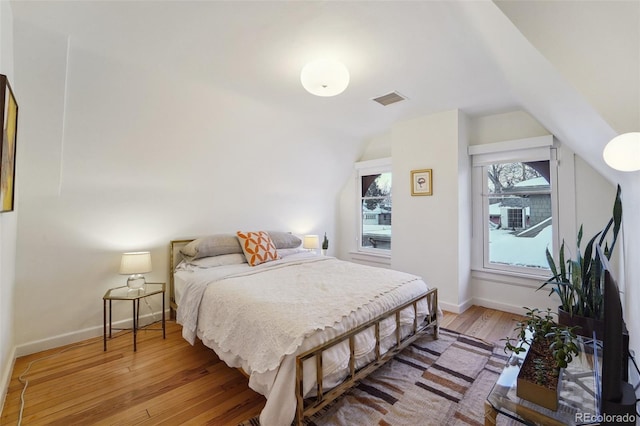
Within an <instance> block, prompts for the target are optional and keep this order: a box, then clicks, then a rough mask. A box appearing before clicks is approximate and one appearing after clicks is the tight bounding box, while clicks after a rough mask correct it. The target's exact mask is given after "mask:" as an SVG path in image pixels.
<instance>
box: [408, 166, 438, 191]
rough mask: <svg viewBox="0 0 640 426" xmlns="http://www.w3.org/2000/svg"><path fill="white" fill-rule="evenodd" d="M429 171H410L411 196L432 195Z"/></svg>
mask: <svg viewBox="0 0 640 426" xmlns="http://www.w3.org/2000/svg"><path fill="white" fill-rule="evenodd" d="M432 183H433V179H432V172H431V169H421V170H411V195H433V186H432Z"/></svg>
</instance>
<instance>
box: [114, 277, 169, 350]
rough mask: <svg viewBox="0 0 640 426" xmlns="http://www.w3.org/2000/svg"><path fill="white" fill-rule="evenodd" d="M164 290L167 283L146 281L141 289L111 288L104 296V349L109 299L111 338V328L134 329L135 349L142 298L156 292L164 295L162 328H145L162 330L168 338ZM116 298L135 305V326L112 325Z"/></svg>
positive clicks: (134, 346)
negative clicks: (113, 306)
mask: <svg viewBox="0 0 640 426" xmlns="http://www.w3.org/2000/svg"><path fill="white" fill-rule="evenodd" d="M164 292H165V283H146V284H145V286H144V287H143V288H141V289H131V288H129V287H127V286H123V287H116V288H112V289H109V290H108V291H107V292H106V293H105V294H104V296H103V297H102V302H103V327H104V334H103V339H104V350H105V351H106V350H107V301H108V302H109V339H111V330H132V331H133V350H134V352H135V351H136V350H137V347H136V338H137V337H138V326H139V322H138V321H139V316H140V300H141V299H144V298H145V297H149V296H153V295H154V294H160V295H162V328H145V330H152V331H162V338H163V339H166V338H167V332H166V327H165V313H164V303H165V302H164ZM114 300H128V301H130V302H131V304H132V305H133V319H132V321H133V326H132V328H113V327H112V326H111V322H112V321H111V302H112V301H114Z"/></svg>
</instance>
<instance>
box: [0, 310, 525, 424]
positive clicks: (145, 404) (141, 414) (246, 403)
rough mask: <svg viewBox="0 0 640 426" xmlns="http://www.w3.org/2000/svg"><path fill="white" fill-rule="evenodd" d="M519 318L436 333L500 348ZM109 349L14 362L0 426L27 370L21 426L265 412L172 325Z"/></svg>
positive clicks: (478, 316) (210, 419) (463, 321)
mask: <svg viewBox="0 0 640 426" xmlns="http://www.w3.org/2000/svg"><path fill="white" fill-rule="evenodd" d="M518 319H519V318H518V316H517V315H513V314H509V313H506V312H501V311H496V310H492V309H486V308H480V307H476V306H474V307H471V308H470V309H468V310H467V311H466V312H464V313H463V314H461V315H455V314H452V313H448V312H445V315H444V318H443V320H442V321H441V323H440V326H441V327H443V328H447V329H450V330H455V331H458V332H460V333H465V334H469V335H472V336H475V337H478V338H480V339H483V340H486V341H490V342H496V343H498V344H501V343H500V342H499V341H500V339H502V338H503V337H505V336H507V335H511V334H512V331H513V328H514V325H515V322H516V321H517V320H518ZM108 345H109V346H108V350H107V351H106V352H104V351H103V347H102V337H100V338H96V339H91V340H88V341H86V342H82V343H81V344H76V345H70V346H67V347H64V348H58V349H54V350H49V351H45V352H40V353H37V354H32V355H29V356H25V357H21V358H18V359H17V360H16V363H15V367H14V370H13V374H12V378H11V382H10V385H9V392H8V394H7V398H6V401H5V404H4V408H3V411H2V417H0V424H2V425H16V424H18V418H19V412H20V394H21V392H22V390H23V388H24V385H23V383H21V382H20V381H19V379H18V378H19V376H20V375H22V374H24V372H25V370H26V369H27V368H29V370H28V372H27V374H26V375H25V377H26V379H27V380H28V387H27V390H26V392H25V404H24V411H23V418H22V425H30V426H31V425H33V426H36V425H64V426H68V425H134V424H135V425H154V426H155V425H171V426H174V425H183V424H190V425H205V424H207V425H237V424H238V423H239V422H241V421H243V420H246V419H248V418H251V417H253V416H255V415H257V414H258V413H259V412H260V411H261V410H262V407H263V406H264V397H262V396H261V395H259V394H257V393H255V392H254V391H252V390H251V389H249V386H248V379H247V378H246V377H245V376H244V375H242V374H241V373H240V372H239V371H237V370H235V369H231V368H228V367H227V366H226V365H225V364H224V363H223V362H221V361H220V360H219V359H218V357H217V356H216V355H215V354H214V353H213V351H211V350H209V349H207V348H206V347H204V346H203V345H202V344H201V343H199V342H198V343H197V344H196V345H195V346H193V347H192V346H190V345H189V344H188V343H187V342H186V341H185V340H184V339H182V337H181V328H180V326H178V325H177V324H176V323H175V322H171V321H168V322H167V339H166V340H163V339H162V336H161V334H160V333H158V332H157V331H141V332H140V333H139V335H138V351H137V352H135V353H134V352H133V345H132V339H131V334H130V333H121V335H119V336H118V337H116V338H114V339H112V340H110V341H109V343H108Z"/></svg>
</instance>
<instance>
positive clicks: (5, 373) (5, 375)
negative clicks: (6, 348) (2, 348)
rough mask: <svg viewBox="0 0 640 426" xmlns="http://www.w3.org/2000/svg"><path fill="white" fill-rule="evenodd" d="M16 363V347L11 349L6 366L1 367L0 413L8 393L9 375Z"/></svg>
mask: <svg viewBox="0 0 640 426" xmlns="http://www.w3.org/2000/svg"><path fill="white" fill-rule="evenodd" d="M15 363H16V347H15V346H14V347H13V348H12V349H11V353H10V354H9V358H8V360H7V363H6V365H4V366H3V370H2V376H0V386H2V388H1V389H2V390H1V393H0V413H2V411H3V410H4V402H5V400H6V399H7V393H8V392H9V383H11V373H12V372H13V366H14V365H15Z"/></svg>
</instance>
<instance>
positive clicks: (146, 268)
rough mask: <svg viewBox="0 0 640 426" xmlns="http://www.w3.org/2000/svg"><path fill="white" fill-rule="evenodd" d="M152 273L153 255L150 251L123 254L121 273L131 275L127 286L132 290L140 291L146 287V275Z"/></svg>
mask: <svg viewBox="0 0 640 426" xmlns="http://www.w3.org/2000/svg"><path fill="white" fill-rule="evenodd" d="M147 272H151V253H149V252H148V251H137V252H130V253H123V254H122V260H121V261H120V273H121V274H122V275H129V278H127V286H128V287H129V288H130V289H135V290H139V289H141V288H143V287H144V285H145V284H146V281H145V279H144V275H142V274H145V273H147Z"/></svg>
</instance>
